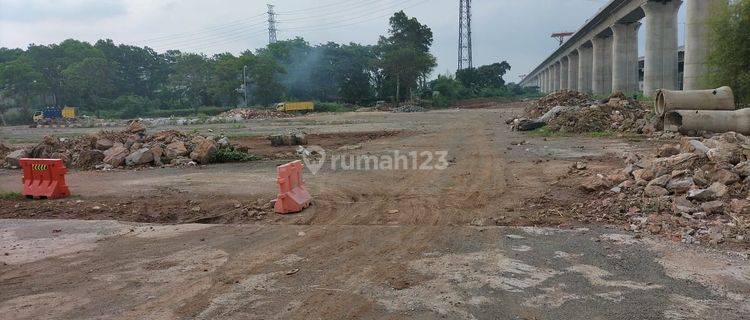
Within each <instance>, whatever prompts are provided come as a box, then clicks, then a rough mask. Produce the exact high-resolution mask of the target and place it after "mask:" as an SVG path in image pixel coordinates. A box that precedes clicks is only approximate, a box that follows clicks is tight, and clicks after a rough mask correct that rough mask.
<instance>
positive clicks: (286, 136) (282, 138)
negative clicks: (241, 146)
mask: <svg viewBox="0 0 750 320" xmlns="http://www.w3.org/2000/svg"><path fill="white" fill-rule="evenodd" d="M267 138H268V140H269V141H271V145H272V146H274V147H280V146H306V145H307V134H306V133H304V132H286V133H283V134H274V135H270V136H268V137H267Z"/></svg>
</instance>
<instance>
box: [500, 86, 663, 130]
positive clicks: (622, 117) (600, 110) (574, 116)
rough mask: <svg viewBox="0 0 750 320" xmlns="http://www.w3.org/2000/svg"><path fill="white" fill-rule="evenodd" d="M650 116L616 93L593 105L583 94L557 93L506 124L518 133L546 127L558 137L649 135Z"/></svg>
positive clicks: (640, 105)
mask: <svg viewBox="0 0 750 320" xmlns="http://www.w3.org/2000/svg"><path fill="white" fill-rule="evenodd" d="M554 104H557V105H554ZM553 105H554V106H553ZM651 113H652V112H651V111H650V108H649V107H648V106H645V105H643V104H641V103H640V102H638V101H634V100H633V99H629V98H627V97H625V95H624V94H622V93H619V92H618V93H615V94H614V95H612V96H611V97H610V98H608V99H605V100H602V101H596V100H591V99H590V98H589V97H588V95H586V94H583V93H578V92H575V91H560V92H555V93H552V94H550V95H548V96H547V97H544V98H542V99H540V100H539V101H538V102H536V103H534V104H532V105H531V106H530V107H529V108H527V109H526V116H523V117H518V118H515V119H509V120H508V121H507V123H508V124H511V125H512V126H513V129H515V130H519V131H528V130H534V129H536V128H539V127H543V126H545V125H547V126H548V127H549V129H550V130H551V131H554V132H561V133H584V132H607V131H610V132H632V133H645V134H651V133H653V132H654V131H655V127H654V125H653V124H651V122H650V121H649V119H651V118H652V116H651ZM535 117H536V118H535Z"/></svg>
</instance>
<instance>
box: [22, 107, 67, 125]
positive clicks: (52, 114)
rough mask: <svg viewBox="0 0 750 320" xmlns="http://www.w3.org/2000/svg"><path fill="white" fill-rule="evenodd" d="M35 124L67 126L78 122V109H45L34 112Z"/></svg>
mask: <svg viewBox="0 0 750 320" xmlns="http://www.w3.org/2000/svg"><path fill="white" fill-rule="evenodd" d="M33 120H34V123H36V124H65V123H70V122H74V121H75V120H76V108H73V107H64V108H59V107H45V108H44V109H42V110H39V111H37V112H34V116H33Z"/></svg>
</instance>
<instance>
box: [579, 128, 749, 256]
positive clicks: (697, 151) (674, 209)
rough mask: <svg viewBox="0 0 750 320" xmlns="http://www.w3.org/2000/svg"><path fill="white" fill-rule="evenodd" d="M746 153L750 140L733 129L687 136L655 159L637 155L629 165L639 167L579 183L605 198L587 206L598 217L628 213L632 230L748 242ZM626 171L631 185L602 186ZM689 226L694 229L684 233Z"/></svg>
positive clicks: (697, 239) (710, 240) (693, 240)
mask: <svg viewBox="0 0 750 320" xmlns="http://www.w3.org/2000/svg"><path fill="white" fill-rule="evenodd" d="M748 151H750V138H748V137H745V136H743V135H741V134H738V133H735V132H728V133H724V134H720V135H713V136H709V137H705V138H687V137H683V138H682V139H681V140H680V143H679V144H669V145H664V146H662V147H660V148H658V150H657V157H656V158H654V159H649V157H636V158H639V159H640V160H638V161H637V162H634V163H630V164H628V167H632V166H636V167H637V169H635V170H629V169H628V168H626V169H624V170H617V171H616V172H615V173H612V174H602V173H599V174H597V173H595V172H594V173H591V176H589V177H587V178H585V179H583V180H582V181H581V182H580V187H581V189H583V190H587V191H590V192H599V194H600V195H602V196H601V197H597V199H595V200H592V201H591V202H589V203H586V204H585V206H586V207H587V209H589V210H592V211H594V213H596V214H599V215H608V214H613V215H623V214H625V217H624V218H625V219H628V220H629V221H630V223H631V229H633V230H636V231H647V232H650V233H655V234H665V235H669V236H671V237H675V238H676V239H677V240H682V241H684V242H686V243H701V242H702V243H721V242H728V241H739V240H737V239H743V240H742V241H745V242H747V241H748V240H746V239H750V198H748V197H749V196H750V193H749V192H750V162H748V160H750V152H748ZM627 172H630V173H629V174H628V175H627V177H626V179H627V184H628V185H630V186H631V187H630V188H618V187H619V186H618V187H616V188H612V189H609V190H606V189H605V188H604V186H605V185H607V183H612V184H615V183H616V182H615V180H614V179H613V177H615V176H619V175H621V174H623V173H627ZM584 173H585V172H584ZM602 177H606V179H603V178H602ZM618 179H620V178H618ZM621 185H622V184H621ZM713 227H717V228H719V227H720V228H719V229H720V230H721V231H720V232H718V233H716V232H715V233H714V236H713V237H709V231H708V230H709V229H710V228H713ZM686 229H690V230H693V231H694V232H692V233H690V234H689V237H686V236H685V235H687V233H685V231H684V230H686ZM719 229H717V230H719ZM719 235H720V236H719ZM721 239H723V240H721ZM717 240H721V241H717Z"/></svg>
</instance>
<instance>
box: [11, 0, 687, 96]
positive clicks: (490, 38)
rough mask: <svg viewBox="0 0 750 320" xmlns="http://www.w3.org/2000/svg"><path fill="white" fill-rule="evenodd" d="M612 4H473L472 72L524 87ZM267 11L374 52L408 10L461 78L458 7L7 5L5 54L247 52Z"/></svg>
mask: <svg viewBox="0 0 750 320" xmlns="http://www.w3.org/2000/svg"><path fill="white" fill-rule="evenodd" d="M606 2H607V0H474V1H472V5H473V32H474V39H473V41H474V63H475V65H482V64H487V63H492V62H497V61H502V60H507V61H508V62H509V63H510V64H511V66H512V68H513V70H512V72H511V74H510V75H509V76H508V77H506V79H507V80H509V81H513V82H517V81H518V77H517V76H518V75H519V74H523V73H526V72H528V71H530V70H531V69H533V68H534V67H536V65H537V64H538V63H539V62H541V61H542V60H543V59H544V58H546V57H547V56H548V55H549V54H550V53H551V52H552V51H553V50H554V49H555V47H556V46H557V43H556V42H555V40H553V39H551V38H550V34H551V33H553V32H559V31H568V30H569V31H575V30H577V29H578V28H579V27H580V26H581V25H582V24H583V23H584V22H585V21H586V19H588V18H590V17H592V16H593V15H594V14H595V13H596V12H597V10H598V9H599V8H600V7H601V6H603V5H604V4H606ZM266 3H273V4H275V6H276V11H277V12H278V14H279V15H278V20H279V26H278V28H279V29H280V30H279V32H278V37H279V39H289V38H293V37H295V36H302V37H304V38H305V39H306V40H308V41H309V42H310V43H311V44H318V43H322V42H327V41H334V42H339V43H348V42H357V43H362V44H372V43H375V42H376V41H377V39H378V36H379V35H381V34H385V32H386V30H387V23H388V17H389V16H390V15H391V14H392V13H393V12H394V11H396V10H398V9H404V11H406V13H407V14H408V15H410V16H415V17H417V18H418V19H419V20H420V21H421V22H422V23H425V24H427V25H429V26H430V27H431V28H432V31H433V33H434V35H435V42H434V46H433V53H434V54H435V55H436V56H437V58H438V64H439V66H438V67H437V69H436V70H435V73H436V74H437V73H446V72H453V71H454V70H455V69H456V64H457V39H458V0H400V1H399V0H349V1H342V0H317V1H311V0H264V1H258V0H249V1H248V0H213V1H206V0H46V1H45V0H0V46H2V47H13V48H16V47H20V48H25V47H26V46H28V45H29V44H30V43H36V44H50V43H57V42H60V41H62V40H65V39H68V38H75V39H80V40H85V41H89V42H92V43H93V42H95V41H96V40H98V39H102V38H110V39H113V40H114V41H115V42H117V43H126V44H134V45H139V46H150V47H152V48H154V49H156V50H157V51H160V52H161V51H164V50H165V49H172V48H176V49H180V50H186V51H193V52H202V53H206V54H209V55H211V54H214V53H219V52H227V51H228V52H232V53H239V52H241V51H244V50H246V49H256V48H259V47H262V46H264V45H265V44H266V43H267V42H268V32H267V30H266V28H267V26H266V23H265V21H264V20H266V19H267V18H266V15H265V14H264V13H265V12H266V11H267V8H266ZM682 11H684V10H682ZM681 16H684V13H683V14H681ZM680 26H681V29H682V24H681V25H680ZM643 30H644V28H641V33H643ZM682 38H683V36H682V35H681V36H680V43H682ZM641 39H643V37H641ZM641 52H643V48H642V47H641Z"/></svg>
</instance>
